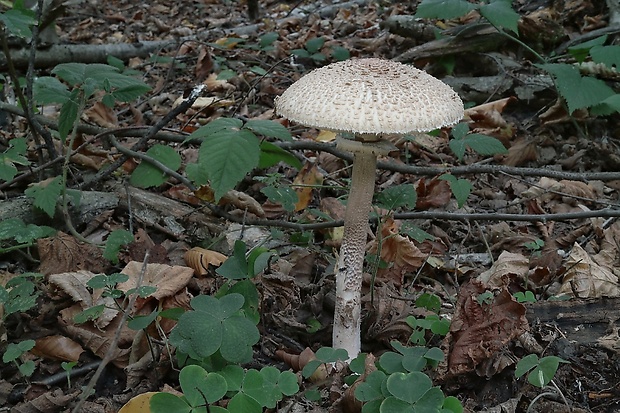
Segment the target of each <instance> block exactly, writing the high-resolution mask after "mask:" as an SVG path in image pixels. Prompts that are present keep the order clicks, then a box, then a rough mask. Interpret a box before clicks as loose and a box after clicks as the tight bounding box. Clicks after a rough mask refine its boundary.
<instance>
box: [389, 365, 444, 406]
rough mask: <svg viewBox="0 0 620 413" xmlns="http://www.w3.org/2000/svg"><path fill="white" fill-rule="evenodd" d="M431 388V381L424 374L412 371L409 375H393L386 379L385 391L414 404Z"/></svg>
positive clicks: (398, 373)
mask: <svg viewBox="0 0 620 413" xmlns="http://www.w3.org/2000/svg"><path fill="white" fill-rule="evenodd" d="M431 387H433V383H432V382H431V379H430V378H429V377H428V376H427V375H426V374H424V373H421V372H419V371H414V372H411V373H409V374H405V373H400V372H397V373H393V374H391V375H390V377H388V379H387V389H388V391H389V392H390V393H391V394H392V395H393V396H394V397H396V398H398V399H400V400H402V401H404V402H407V403H415V402H417V401H418V400H420V398H421V397H422V396H424V394H425V393H426V392H427V391H429V390H430V389H431Z"/></svg>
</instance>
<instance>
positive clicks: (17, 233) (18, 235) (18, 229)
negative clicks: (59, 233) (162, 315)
mask: <svg viewBox="0 0 620 413" xmlns="http://www.w3.org/2000/svg"><path fill="white" fill-rule="evenodd" d="M55 232H56V230H55V229H54V228H51V227H47V226H44V225H42V226H39V225H34V224H28V225H26V224H25V223H24V221H22V220H21V219H19V218H10V219H7V220H4V221H1V222H0V241H2V240H6V239H14V240H15V241H16V242H17V243H19V244H30V243H32V242H33V241H35V240H37V239H39V238H44V237H49V236H51V235H53V234H54V233H55Z"/></svg>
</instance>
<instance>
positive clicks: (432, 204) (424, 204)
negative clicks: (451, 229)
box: [416, 178, 452, 211]
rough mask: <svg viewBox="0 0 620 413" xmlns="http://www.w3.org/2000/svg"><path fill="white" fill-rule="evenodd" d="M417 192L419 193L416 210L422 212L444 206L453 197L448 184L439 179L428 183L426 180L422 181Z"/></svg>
mask: <svg viewBox="0 0 620 413" xmlns="http://www.w3.org/2000/svg"><path fill="white" fill-rule="evenodd" d="M416 192H417V193H418V200H417V202H416V209H417V210H420V211H426V210H427V209H429V208H436V207H441V206H444V205H446V204H447V203H448V202H449V201H450V198H451V197H452V192H451V191H450V185H449V184H448V182H447V181H444V180H440V179H437V178H433V179H431V181H430V182H428V183H427V182H426V179H425V178H422V179H420V181H419V182H418V186H417V187H416Z"/></svg>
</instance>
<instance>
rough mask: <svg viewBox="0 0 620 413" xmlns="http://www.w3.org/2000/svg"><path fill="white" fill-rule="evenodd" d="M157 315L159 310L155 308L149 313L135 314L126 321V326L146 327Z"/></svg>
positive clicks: (133, 327)
mask: <svg viewBox="0 0 620 413" xmlns="http://www.w3.org/2000/svg"><path fill="white" fill-rule="evenodd" d="M157 316H159V310H157V309H155V310H153V312H152V313H151V314H149V315H138V316H135V317H134V318H133V319H132V320H129V322H128V323H127V327H129V328H130V329H132V330H143V329H145V328H147V327H148V326H149V325H151V323H152V322H153V321H155V319H156V318H157Z"/></svg>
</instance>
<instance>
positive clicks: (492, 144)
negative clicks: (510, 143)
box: [464, 133, 508, 155]
mask: <svg viewBox="0 0 620 413" xmlns="http://www.w3.org/2000/svg"><path fill="white" fill-rule="evenodd" d="M464 140H465V144H466V145H467V146H469V147H470V148H471V149H472V150H474V151H475V152H476V153H478V154H480V155H498V154H502V153H508V150H507V149H506V148H505V147H504V145H503V144H502V143H501V142H500V141H499V140H498V139H496V138H494V137H492V136H486V135H481V134H479V133H472V134H471V135H467V136H466V137H465V139H464Z"/></svg>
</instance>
